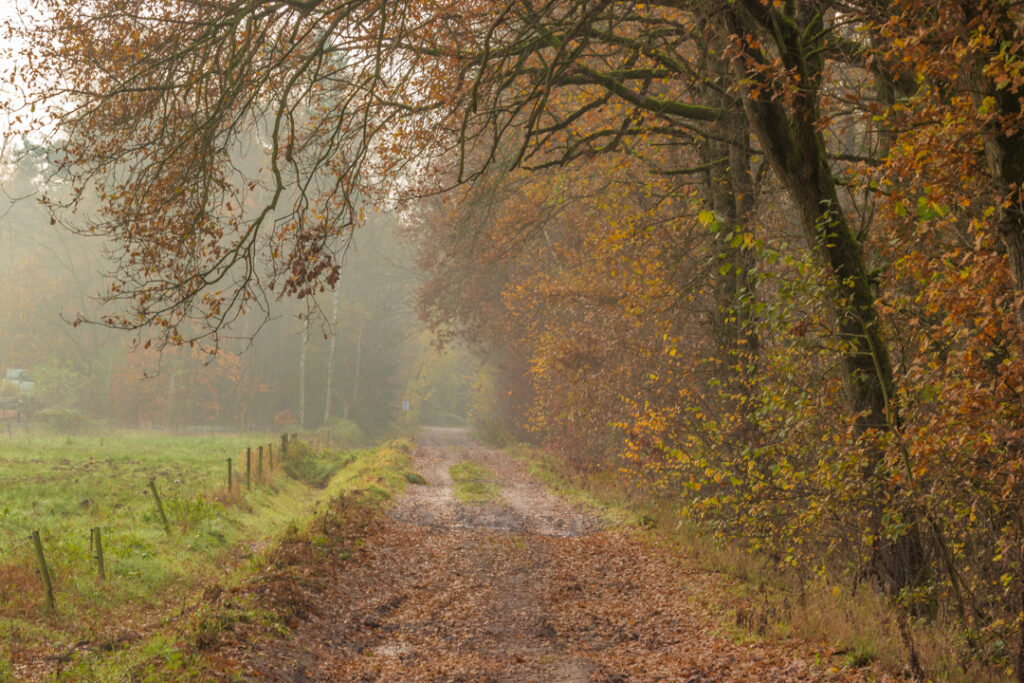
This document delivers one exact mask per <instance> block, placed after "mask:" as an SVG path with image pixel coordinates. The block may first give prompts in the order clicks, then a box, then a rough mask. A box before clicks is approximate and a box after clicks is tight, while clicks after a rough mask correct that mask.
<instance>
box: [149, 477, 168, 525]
mask: <svg viewBox="0 0 1024 683" xmlns="http://www.w3.org/2000/svg"><path fill="white" fill-rule="evenodd" d="M149 490H150V491H152V492H153V500H154V501H156V511H157V512H159V513H160V521H161V522H163V524H164V531H166V532H167V533H171V524H170V522H168V521H167V515H166V514H165V513H164V504H163V502H162V501H161V500H160V494H159V493H157V491H156V479H150V480H149Z"/></svg>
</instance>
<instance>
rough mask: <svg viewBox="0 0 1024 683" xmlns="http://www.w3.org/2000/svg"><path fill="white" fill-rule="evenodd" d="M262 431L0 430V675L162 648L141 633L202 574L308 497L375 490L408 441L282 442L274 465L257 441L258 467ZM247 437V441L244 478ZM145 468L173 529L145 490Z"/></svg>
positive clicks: (288, 523)
mask: <svg viewBox="0 0 1024 683" xmlns="http://www.w3.org/2000/svg"><path fill="white" fill-rule="evenodd" d="M270 439H271V437H268V436H267V435H238V436H223V435H218V436H203V437H176V436H167V435H156V434H144V433H128V434H122V435H118V436H116V437H98V436H97V437H75V438H70V439H69V438H67V437H19V438H14V439H10V438H8V439H5V440H3V441H2V442H0V491H2V492H3V495H2V496H0V681H4V682H6V681H7V680H21V679H24V678H28V677H37V676H38V675H39V674H40V673H41V670H40V669H39V662H41V661H45V660H46V659H49V661H51V662H52V661H54V660H56V661H60V662H63V661H64V660H67V659H78V658H79V657H80V656H82V655H83V653H90V652H104V651H108V650H116V649H119V648H121V647H123V646H124V645H125V644H128V643H133V642H137V641H144V642H145V643H146V647H158V648H159V644H157V645H153V644H152V643H151V642H150V641H151V640H152V639H150V638H148V636H147V634H148V633H150V632H152V631H153V629H154V627H155V626H158V625H159V623H160V622H161V621H162V620H163V619H165V618H167V616H168V615H170V614H173V613H174V612H175V611H176V610H180V609H181V608H182V606H183V605H184V604H185V603H186V602H187V599H188V596H190V595H193V594H195V593H196V592H197V591H198V590H199V589H200V588H201V587H204V586H210V585H219V584H224V583H231V582H233V581H237V580H238V577H239V576H244V575H245V574H246V573H247V572H249V571H251V569H252V568H253V567H254V566H256V565H257V564H258V562H259V559H260V557H261V555H262V554H263V553H265V552H266V550H267V549H268V548H269V547H272V545H273V544H272V543H271V542H270V541H269V540H268V539H272V538H274V537H279V536H280V535H281V533H282V532H283V531H284V530H287V529H289V528H294V527H295V523H296V520H302V519H307V518H308V517H309V516H310V515H311V514H312V512H313V510H314V509H315V506H316V505H317V504H318V502H320V501H322V500H324V499H325V498H326V497H329V496H331V495H335V494H336V493H337V491H338V490H342V489H346V488H352V487H360V488H363V489H366V490H367V491H368V499H370V500H383V499H385V498H386V497H387V496H389V495H391V492H392V491H394V490H397V489H398V488H400V487H401V486H402V485H404V483H405V481H406V479H405V476H404V475H403V474H402V473H401V468H402V467H403V466H402V465H401V462H404V461H406V460H407V457H408V456H407V455H406V454H405V453H403V452H402V451H403V448H405V449H406V450H407V447H405V446H402V445H400V444H399V445H396V446H395V447H394V448H390V449H386V451H380V452H378V451H377V450H366V451H358V452H354V453H352V452H348V453H336V452H331V451H325V450H317V449H311V448H309V447H308V446H306V445H304V444H302V443H301V442H300V443H299V444H298V445H295V446H293V449H292V450H293V453H292V454H291V457H290V458H289V459H287V460H285V461H284V463H283V464H284V467H282V458H281V454H280V449H278V452H277V453H276V459H275V466H274V468H271V466H270V458H269V449H266V453H265V458H264V463H263V477H262V479H260V478H258V476H257V473H258V472H259V468H258V459H257V455H256V453H257V452H258V451H256V449H255V447H256V446H258V445H261V444H267V445H269V440H270ZM246 447H254V448H253V453H254V455H253V466H252V479H253V481H252V484H251V488H249V489H247V488H246V486H245V466H244V463H245V457H244V451H245V448H246ZM228 457H231V458H232V459H233V465H234V473H233V474H234V484H235V485H234V486H233V487H232V489H231V490H228V488H227V485H226V479H227V463H226V459H227V458H228ZM307 460H308V461H309V463H308V464H303V463H305V461H307ZM151 478H152V479H155V481H156V484H157V487H158V490H159V493H160V496H161V498H162V501H163V505H164V508H165V511H166V514H167V517H168V521H169V522H170V526H171V533H170V534H168V533H166V532H165V531H164V529H163V526H162V524H161V521H160V518H159V514H158V512H157V510H156V506H155V504H154V500H153V497H152V495H151V494H150V492H149V491H148V489H147V483H148V482H149V480H150V479H151ZM93 527H100V528H101V529H102V537H103V546H104V547H103V550H104V560H105V565H106V567H105V569H106V577H107V580H106V581H102V582H101V581H100V580H99V579H98V577H97V571H96V566H95V560H94V555H93V551H92V550H91V548H90V529H91V528H93ZM32 530H39V531H40V534H41V536H42V540H43V546H44V549H45V552H46V559H47V563H48V565H49V570H50V573H51V574H52V576H53V582H54V591H55V598H56V610H54V611H52V612H51V611H49V610H47V609H46V607H45V604H44V599H43V594H42V591H41V586H40V581H39V578H38V575H37V573H36V565H35V558H34V555H33V553H32V549H31V545H30V544H29V541H28V535H29V534H30V533H31V531H32ZM133 649H134V648H133ZM86 658H87V659H88V658H89V657H88V656H87V657H86ZM86 678H92V677H91V676H87V677H86Z"/></svg>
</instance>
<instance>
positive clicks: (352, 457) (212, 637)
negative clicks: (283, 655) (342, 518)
mask: <svg viewBox="0 0 1024 683" xmlns="http://www.w3.org/2000/svg"><path fill="white" fill-rule="evenodd" d="M294 452H298V453H302V454H303V456H304V457H308V458H311V459H314V460H317V461H330V460H335V461H339V462H343V463H344V464H343V465H342V466H341V467H340V468H338V469H336V470H335V474H334V475H333V476H332V477H331V478H330V479H329V481H327V483H326V485H325V486H324V487H323V488H322V489H312V488H308V487H306V486H305V485H302V484H299V485H300V486H303V491H304V493H303V496H302V498H303V501H304V504H305V507H304V508H303V510H302V514H301V515H300V516H296V517H295V518H293V519H290V520H289V521H288V522H287V523H286V524H283V525H281V526H279V529H278V533H277V534H276V535H275V540H274V543H270V544H267V546H266V547H267V552H266V559H264V558H259V557H254V558H253V560H252V561H250V562H249V563H248V564H247V565H245V566H244V567H243V568H241V569H240V570H238V571H236V572H234V573H233V574H232V575H231V576H229V577H227V578H226V579H225V578H221V579H219V580H218V582H217V583H218V586H219V588H218V593H219V592H220V589H221V588H224V589H232V587H236V588H237V587H240V586H243V584H245V583H246V582H247V581H254V582H257V583H259V582H260V581H261V580H262V577H264V576H265V574H264V573H263V570H264V569H266V568H267V567H268V566H270V565H272V564H273V559H272V557H273V555H274V547H275V546H276V544H277V543H281V544H282V546H284V545H287V544H295V543H296V542H299V543H301V544H308V545H310V546H311V547H312V548H313V549H314V550H315V551H318V552H319V551H324V550H327V548H326V547H324V546H329V545H330V544H331V543H332V542H333V541H332V539H330V538H328V537H325V536H324V535H323V534H324V532H323V530H322V529H321V528H320V524H319V520H322V519H323V516H324V515H328V514H337V512H336V510H335V511H334V512H333V513H331V508H332V504H333V502H336V501H338V500H341V499H344V498H346V496H347V495H348V494H351V493H354V492H359V494H358V495H357V496H356V497H355V499H357V500H358V501H359V505H361V506H365V507H366V508H369V509H370V510H381V509H383V508H384V507H386V506H387V505H388V504H389V503H390V501H391V500H392V499H393V498H394V496H396V495H397V494H399V493H400V492H401V491H402V490H403V489H404V488H405V486H406V485H407V484H408V483H409V482H408V478H409V475H410V474H412V472H411V470H410V469H409V467H410V458H409V452H410V446H409V444H408V443H407V442H404V441H392V442H390V443H388V444H385V445H383V446H380V447H378V448H374V449H363V450H359V451H348V452H344V453H336V452H332V451H331V449H329V448H325V447H316V446H312V447H311V446H310V445H309V444H305V443H303V444H301V446H300V447H299V448H296V449H294ZM349 499H350V500H351V499H353V498H351V497H350V498H349ZM339 556H340V557H344V556H345V555H344V554H341V555H336V556H334V557H335V558H337V557H339ZM329 561H337V560H336V559H334V560H329ZM226 594H227V593H225V595H226ZM231 595H232V597H231V599H230V601H226V602H224V603H219V602H217V601H210V600H207V599H205V598H204V597H202V596H201V595H200V592H199V591H193V597H192V598H190V599H188V600H187V601H184V604H183V605H182V606H181V608H180V609H179V610H178V613H179V616H180V618H178V617H176V618H173V619H170V620H168V623H167V626H166V627H163V628H159V629H157V630H155V631H153V632H152V633H149V634H147V636H146V637H145V638H144V639H142V640H141V641H140V642H138V643H135V644H134V645H133V646H132V647H130V648H127V649H123V650H115V651H114V652H111V653H107V654H102V655H89V656H86V657H82V658H77V659H76V660H75V661H73V662H72V664H71V665H69V669H67V670H66V671H65V676H66V678H67V679H69V680H89V681H121V680H139V681H166V680H176V681H191V680H195V681H203V680H209V679H210V677H209V676H208V675H206V661H205V659H204V658H203V656H202V655H201V654H200V653H199V652H198V650H202V647H201V646H200V644H201V643H202V642H203V641H206V642H215V641H216V640H217V638H218V636H219V634H220V633H222V632H224V631H226V630H230V629H231V628H232V624H234V623H240V622H244V623H259V624H262V625H263V626H264V627H265V628H268V629H270V630H272V631H273V632H275V633H278V634H280V635H287V633H288V629H287V627H286V626H285V624H284V623H283V622H282V621H281V619H280V615H279V614H276V613H274V612H271V611H268V610H267V609H266V608H261V607H259V606H258V605H257V604H256V602H255V600H254V599H253V598H252V596H251V595H250V594H247V593H246V592H245V590H241V591H239V592H237V593H235V592H234V590H232V592H231ZM0 661H2V660H0ZM0 671H2V669H0ZM2 681H3V679H2V678H0V682H2Z"/></svg>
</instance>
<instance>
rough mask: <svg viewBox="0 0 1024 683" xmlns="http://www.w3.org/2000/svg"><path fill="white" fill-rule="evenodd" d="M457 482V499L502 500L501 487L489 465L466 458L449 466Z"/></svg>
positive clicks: (488, 501)
mask: <svg viewBox="0 0 1024 683" xmlns="http://www.w3.org/2000/svg"><path fill="white" fill-rule="evenodd" d="M448 473H449V474H450V475H451V478H452V481H453V482H455V499H456V500H458V501H460V502H463V503H493V502H497V501H499V500H501V489H500V488H499V487H498V485H497V484H496V483H495V481H494V473H493V472H491V470H490V469H488V468H487V467H485V466H483V465H480V464H477V463H474V462H469V461H467V460H464V461H463V462H460V463H459V464H457V465H452V466H451V467H449V468H448Z"/></svg>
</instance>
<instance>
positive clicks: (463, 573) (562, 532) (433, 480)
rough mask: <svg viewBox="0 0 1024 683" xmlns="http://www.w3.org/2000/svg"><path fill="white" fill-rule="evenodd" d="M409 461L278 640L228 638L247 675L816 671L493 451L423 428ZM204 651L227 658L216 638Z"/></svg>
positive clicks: (701, 576) (661, 676) (813, 674)
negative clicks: (458, 495) (463, 468)
mask: <svg viewBox="0 0 1024 683" xmlns="http://www.w3.org/2000/svg"><path fill="white" fill-rule="evenodd" d="M414 458H415V465H416V468H417V470H418V471H419V472H420V473H421V474H423V476H424V477H425V478H426V479H427V482H428V485H426V486H411V487H410V492H409V493H408V495H407V496H406V497H405V498H404V499H403V500H402V501H400V503H399V504H398V505H397V506H396V507H395V508H394V510H393V511H392V513H391V514H390V518H388V519H384V520H380V519H379V518H377V519H376V520H374V521H373V522H370V523H368V526H367V527H366V528H364V529H363V530H362V531H361V532H360V533H361V535H360V541H359V542H358V543H357V545H358V549H357V550H356V551H354V553H353V556H352V557H351V558H349V559H348V560H344V561H342V562H334V563H329V566H324V567H323V568H322V570H318V571H317V572H315V576H310V577H309V581H310V582H311V583H312V584H315V586H316V590H315V594H316V596H317V598H316V599H315V600H312V601H310V600H307V604H306V607H307V608H308V610H301V611H300V616H301V619H299V620H297V622H296V623H294V624H292V633H293V637H292V638H291V639H278V640H273V641H270V642H265V643H262V644H260V645H259V646H258V647H254V646H252V644H251V643H250V644H248V645H246V646H244V647H247V648H248V649H249V652H248V654H246V655H245V656H244V659H245V661H246V662H247V665H246V667H245V669H246V676H247V677H248V678H250V679H257V680H291V681H388V682H392V681H467V682H468V681H509V682H513V681H515V682H518V681H538V682H567V683H568V682H576V681H579V682H581V683H582V682H586V681H594V682H603V683H616V682H622V681H687V682H690V683H698V682H706V681H802V680H820V679H821V678H822V675H821V674H820V672H819V671H818V669H816V668H815V667H814V666H812V665H811V663H810V662H809V661H808V660H806V659H803V658H801V653H800V652H799V650H800V647H799V645H798V644H794V645H792V646H790V647H788V648H782V647H780V646H770V645H766V644H763V643H751V642H747V643H740V642H738V639H732V638H729V637H727V635H725V634H723V633H721V631H722V630H723V629H722V628H721V626H720V625H719V626H715V624H716V623H719V624H720V622H716V621H715V620H713V619H709V618H708V616H707V614H706V613H705V611H704V608H703V607H702V606H701V596H702V595H707V594H708V585H709V583H714V582H715V581H717V580H720V579H718V578H716V577H715V576H713V575H708V574H706V573H702V572H695V571H693V570H691V569H687V568H686V565H685V564H683V563H682V562H681V561H680V560H679V558H677V557H673V556H672V555H671V554H669V553H664V552H660V551H654V550H652V549H651V548H650V547H649V546H648V545H646V544H643V543H641V542H640V541H638V540H636V539H633V538H630V537H629V536H628V535H626V534H623V533H619V532H614V531H610V530H607V529H602V526H601V524H600V523H599V521H598V520H597V519H596V518H595V517H593V516H591V515H589V514H587V513H586V512H585V511H583V510H581V509H579V508H576V507H574V506H572V505H570V504H569V503H567V502H565V501H564V500H562V499H560V498H558V497H556V496H553V495H551V494H550V493H548V492H546V491H545V490H544V489H543V488H542V487H541V486H540V485H538V484H537V483H536V482H534V481H533V480H532V479H530V477H529V476H528V475H527V473H526V471H525V469H524V467H523V466H522V465H521V464H520V463H518V462H515V461H512V460H510V459H509V458H507V456H505V455H504V454H502V453H500V452H497V451H493V450H489V449H486V448H483V447H481V446H479V445H477V444H475V443H473V442H471V441H470V440H469V439H468V438H467V437H466V436H465V434H464V433H462V432H460V431H457V430H430V431H428V432H425V433H424V434H423V435H422V437H421V438H420V439H419V446H418V448H417V450H416V453H415V455H414ZM463 460H470V461H473V462H477V463H480V464H484V465H486V466H487V467H489V468H490V469H491V470H492V471H493V472H494V473H495V475H496V479H497V481H498V483H499V485H500V486H501V492H502V498H503V500H502V502H500V503H487V504H462V503H459V502H457V501H456V500H455V498H454V496H453V494H452V481H451V477H450V476H449V473H448V468H449V467H451V466H452V465H455V464H457V463H459V462H461V461H463ZM268 590H270V589H268ZM307 612H308V613H307ZM237 647H243V646H237ZM254 649H255V650H256V651H257V652H258V653H257V654H256V655H253V653H252V651H253V650H254ZM217 658H219V659H220V660H221V661H238V660H239V659H240V658H243V657H240V653H238V652H235V653H234V654H233V653H232V652H230V648H221V651H220V652H218V653H217ZM830 678H831V679H832V680H836V679H839V678H842V679H843V680H854V678H853V677H852V676H850V675H845V676H842V677H840V676H839V675H838V674H832V675H831V677H830Z"/></svg>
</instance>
